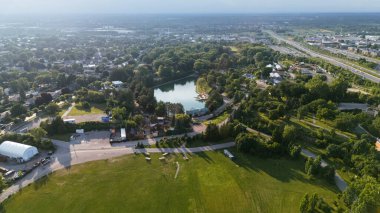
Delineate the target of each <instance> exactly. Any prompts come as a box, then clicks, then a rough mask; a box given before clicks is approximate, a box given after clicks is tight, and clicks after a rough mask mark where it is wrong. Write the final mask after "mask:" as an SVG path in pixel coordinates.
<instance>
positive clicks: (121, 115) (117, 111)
mask: <svg viewBox="0 0 380 213" xmlns="http://www.w3.org/2000/svg"><path fill="white" fill-rule="evenodd" d="M112 118H113V119H114V120H116V121H118V122H119V123H120V122H122V121H123V120H124V119H125V118H127V109H126V108H125V107H116V108H113V109H112Z"/></svg>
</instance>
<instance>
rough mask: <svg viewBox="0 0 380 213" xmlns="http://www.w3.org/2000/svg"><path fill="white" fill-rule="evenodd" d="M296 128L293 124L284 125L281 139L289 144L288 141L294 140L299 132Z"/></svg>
mask: <svg viewBox="0 0 380 213" xmlns="http://www.w3.org/2000/svg"><path fill="white" fill-rule="evenodd" d="M299 133H300V132H299V131H298V129H297V128H296V127H295V126H293V125H286V126H285V127H284V131H283V132H282V140H283V142H285V143H286V144H289V143H290V142H294V141H296V140H297V139H298V138H299V136H300V134H299Z"/></svg>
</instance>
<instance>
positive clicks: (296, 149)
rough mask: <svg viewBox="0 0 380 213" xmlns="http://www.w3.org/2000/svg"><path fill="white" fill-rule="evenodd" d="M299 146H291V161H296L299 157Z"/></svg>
mask: <svg viewBox="0 0 380 213" xmlns="http://www.w3.org/2000/svg"><path fill="white" fill-rule="evenodd" d="M301 150H302V148H301V146H299V145H291V146H290V148H289V155H290V157H291V158H293V159H298V158H299V157H300V155H301Z"/></svg>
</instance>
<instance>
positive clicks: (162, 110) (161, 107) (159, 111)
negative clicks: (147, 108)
mask: <svg viewBox="0 0 380 213" xmlns="http://www.w3.org/2000/svg"><path fill="white" fill-rule="evenodd" d="M155 112H156V115H157V116H160V117H165V116H166V115H167V112H166V105H165V103H164V102H162V101H160V102H158V103H157V106H156V109H155Z"/></svg>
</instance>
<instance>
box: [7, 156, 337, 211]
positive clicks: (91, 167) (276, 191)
mask: <svg viewBox="0 0 380 213" xmlns="http://www.w3.org/2000/svg"><path fill="white" fill-rule="evenodd" d="M236 156H237V163H236V164H235V163H234V162H232V161H230V160H229V159H227V158H226V157H225V156H224V155H223V154H222V153H221V152H205V153H200V154H193V155H192V156H189V158H190V159H189V160H188V161H185V160H183V159H182V157H181V156H178V157H176V156H174V155H172V156H170V157H169V159H168V160H167V162H166V163H163V162H160V161H159V160H158V157H159V155H157V154H155V155H152V162H151V163H148V162H146V161H145V159H144V157H143V156H142V155H129V156H125V157H121V158H117V159H113V160H103V161H97V162H91V163H87V164H82V165H77V166H73V167H71V168H70V169H67V170H60V171H57V172H55V173H53V174H52V175H50V176H49V177H47V178H44V179H42V180H40V181H38V182H37V183H35V184H32V185H30V186H28V187H26V188H25V189H23V190H22V192H20V193H18V194H16V195H15V196H13V197H11V198H10V199H9V200H7V201H5V203H4V209H5V211H6V212H12V213H17V212H22V213H24V212H39V213H43V212H269V213H270V212H276V213H277V212H282V213H285V212H298V211H299V210H298V207H299V202H300V200H301V198H302V197H303V196H304V194H305V193H309V194H312V193H318V194H319V195H321V196H323V197H324V199H325V200H326V201H327V202H328V203H330V204H331V203H332V202H333V201H334V200H337V196H336V193H337V189H336V188H335V187H333V186H331V185H329V184H327V183H325V182H323V181H320V180H309V178H308V177H307V176H306V175H305V174H304V173H303V171H302V170H303V162H302V161H301V160H300V161H291V160H282V159H260V158H256V157H252V156H245V155H241V154H236ZM176 161H178V162H179V164H180V171H179V175H178V177H177V179H175V178H174V175H175V173H176V164H175V162H176Z"/></svg>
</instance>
